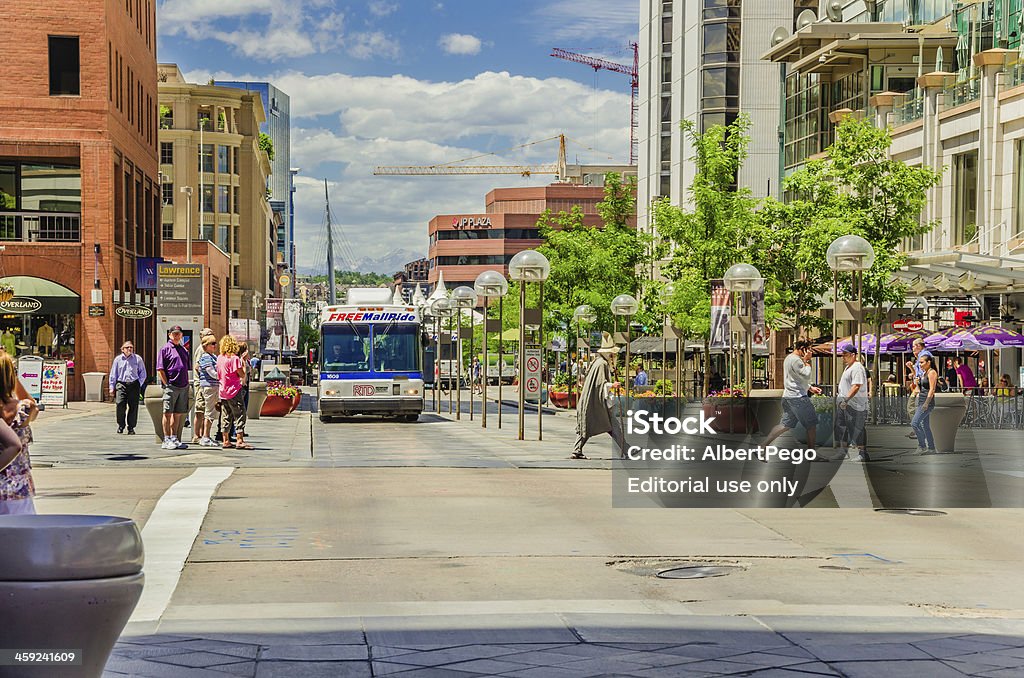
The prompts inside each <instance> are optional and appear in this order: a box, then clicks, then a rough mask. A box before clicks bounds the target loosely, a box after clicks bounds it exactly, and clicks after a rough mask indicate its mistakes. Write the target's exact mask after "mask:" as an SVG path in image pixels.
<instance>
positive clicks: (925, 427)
mask: <svg viewBox="0 0 1024 678" xmlns="http://www.w3.org/2000/svg"><path fill="white" fill-rule="evenodd" d="M918 363H919V364H920V367H921V370H920V371H921V376H920V377H918V378H917V394H918V395H917V412H916V413H915V414H914V418H913V420H911V422H910V425H911V426H912V427H913V428H914V433H916V434H917V451H918V453H919V454H937V452H936V450H935V437H934V436H933V435H932V425H931V417H932V410H933V409H934V408H935V390H936V387H937V385H938V381H939V373H938V371H936V369H935V359H934V358H933V357H932V355H931V354H930V353H928V352H927V351H922V352H921V356H920V358H919V359H918Z"/></svg>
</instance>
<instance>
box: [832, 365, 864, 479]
mask: <svg viewBox="0 0 1024 678" xmlns="http://www.w3.org/2000/svg"><path fill="white" fill-rule="evenodd" d="M841 355H842V358H843V364H844V365H845V366H846V367H845V369H844V370H843V376H842V377H840V378H839V397H838V398H837V404H838V407H839V409H838V411H837V412H836V418H837V420H838V419H839V418H840V417H841V418H842V420H843V423H844V425H843V426H841V427H840V426H837V427H836V430H837V432H839V431H841V432H842V434H840V435H837V437H836V441H835V446H836V447H837V448H839V449H840V450H841V451H840V453H839V454H838V455H837V456H835V457H833V458H832V461H839V460H841V459H846V457H847V450H846V446H847V445H849V446H851V447H855V448H856V449H857V461H861V462H865V461H870V458H869V457H868V453H867V449H866V445H865V444H864V443H865V434H864V426H865V424H866V423H867V418H868V372H867V370H866V369H864V365H862V364H861V362H860V361H859V360H857V348H856V347H855V346H850V345H847V346H844V347H843V351H842V353H841Z"/></svg>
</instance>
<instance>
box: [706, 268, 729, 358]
mask: <svg viewBox="0 0 1024 678" xmlns="http://www.w3.org/2000/svg"><path fill="white" fill-rule="evenodd" d="M710 284H711V341H710V344H709V347H710V348H711V349H712V350H714V349H727V348H729V319H730V313H729V291H728V290H727V289H725V281H724V280H721V279H718V280H711V281H710Z"/></svg>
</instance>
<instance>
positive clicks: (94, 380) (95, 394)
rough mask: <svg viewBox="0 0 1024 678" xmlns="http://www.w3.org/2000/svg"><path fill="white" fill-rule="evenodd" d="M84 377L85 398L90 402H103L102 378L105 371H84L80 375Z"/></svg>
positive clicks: (105, 376)
mask: <svg viewBox="0 0 1024 678" xmlns="http://www.w3.org/2000/svg"><path fill="white" fill-rule="evenodd" d="M82 378H83V379H85V399H86V401H87V402H90V403H101V402H103V380H104V379H106V378H107V374H106V372H86V373H85V374H83V375H82Z"/></svg>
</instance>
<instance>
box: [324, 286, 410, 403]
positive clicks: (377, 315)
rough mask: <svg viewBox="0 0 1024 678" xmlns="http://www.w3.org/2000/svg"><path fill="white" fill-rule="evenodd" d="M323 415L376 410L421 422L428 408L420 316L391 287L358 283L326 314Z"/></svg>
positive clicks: (326, 310)
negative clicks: (393, 294)
mask: <svg viewBox="0 0 1024 678" xmlns="http://www.w3.org/2000/svg"><path fill="white" fill-rule="evenodd" d="M318 396H319V402H320V420H321V421H330V420H331V418H332V417H340V416H350V415H355V414H370V415H382V416H397V417H399V418H401V419H404V420H405V421H416V419H417V418H418V417H419V415H420V413H421V412H422V411H423V350H422V344H421V328H420V318H419V314H418V313H417V311H416V309H415V308H414V307H412V306H398V305H395V304H393V303H392V302H391V294H390V292H389V291H388V290H387V289H386V288H380V289H378V288H353V289H350V290H349V291H348V303H346V304H343V305H335V306H327V307H326V308H324V310H323V312H322V314H321V316H320V383H319V386H318Z"/></svg>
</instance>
